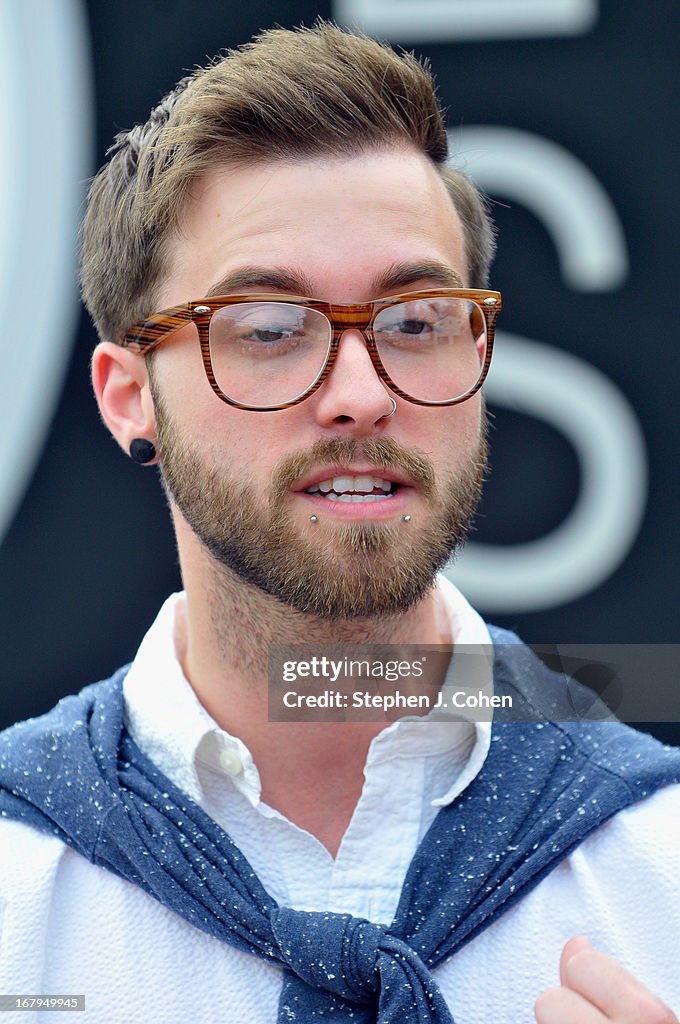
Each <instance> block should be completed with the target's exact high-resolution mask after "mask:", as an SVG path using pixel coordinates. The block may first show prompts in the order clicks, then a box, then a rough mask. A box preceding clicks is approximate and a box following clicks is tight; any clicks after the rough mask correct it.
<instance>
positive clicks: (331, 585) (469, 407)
mask: <svg viewBox="0 0 680 1024" xmlns="http://www.w3.org/2000/svg"><path fill="white" fill-rule="evenodd" d="M171 268H172V269H171V273H170V276H169V278H168V280H167V281H166V282H165V285H164V287H163V290H162V293H161V296H160V300H159V308H163V307H167V306H171V305H175V304H179V303H183V302H187V301H190V300H196V299H199V298H203V297H205V296H207V295H208V294H210V293H212V294H229V293H233V294H243V293H248V294H251V293H252V294H255V293H257V292H275V291H281V292H287V293H293V294H298V295H300V294H303V295H309V296H310V297H314V298H318V299H323V300H326V301H328V302H338V303H343V302H361V301H365V300H368V299H374V298H378V297H380V296H383V295H393V294H396V293H399V292H405V291H415V290H418V289H426V288H428V287H441V286H449V287H450V286H455V285H456V284H460V285H461V286H465V285H466V284H467V272H466V262H465V257H464V251H463V239H462V227H461V224H460V220H459V218H458V215H457V214H456V212H455V210H454V209H453V207H452V205H451V202H450V200H449V199H448V197H447V195H446V192H445V189H444V186H443V185H442V183H441V181H440V180H439V177H438V175H437V173H436V171H435V170H434V168H433V167H432V166H431V164H430V163H429V162H428V161H427V160H426V159H425V158H424V157H422V156H420V155H418V154H416V153H413V152H410V151H404V150H388V151H383V152H377V153H369V154H366V155H363V156H357V157H352V158H344V157H343V158H317V159H314V160H309V161H307V160H305V161H302V160H300V161H294V162H290V163H277V164H267V165H261V164H258V165H253V166H248V167H244V166H239V167H236V168H234V167H224V168H219V169H216V170H214V171H212V172H211V173H210V174H209V175H207V176H206V177H205V178H204V179H202V181H201V182H200V185H199V186H197V187H196V188H195V190H194V194H193V196H192V198H191V199H190V201H189V203H188V205H187V208H186V210H185V213H184V216H183V219H182V224H181V230H180V231H179V232H178V234H177V236H176V238H175V239H174V242H173V248H172V252H171ZM237 275H238V280H237V279H236V278H237ZM222 282H225V284H222ZM153 394H154V402H155V407H156V420H157V428H158V449H159V454H160V458H161V465H162V469H163V474H164V479H165V482H166V487H167V489H168V491H169V493H170V495H171V496H172V499H173V502H174V504H175V506H176V508H177V509H178V510H179V512H180V513H181V517H180V518H179V521H178V539H179V546H180V555H182V548H183V546H184V547H187V546H195V545H196V544H197V543H198V544H199V547H200V550H201V552H202V557H205V558H207V559H208V562H209V564H210V565H211V567H212V569H213V570H216V574H217V578H218V579H219V576H220V573H221V572H222V571H223V569H224V567H226V569H228V570H230V571H231V572H233V573H235V574H236V575H237V576H238V577H239V578H240V579H242V580H245V581H246V582H248V583H250V584H253V585H255V586H256V587H259V588H260V589H261V590H263V591H265V592H266V593H268V594H271V595H273V596H275V597H277V598H278V599H279V600H281V601H283V602H284V603H286V604H288V605H290V606H292V607H294V608H296V609H298V610H299V611H302V612H305V613H307V614H311V615H316V616H321V617H324V618H355V617H361V618H364V617H371V616H376V615H378V616H384V615H392V614H396V613H400V612H404V611H406V610H407V609H408V608H410V607H411V606H412V605H413V604H414V602H416V601H417V600H419V599H420V598H422V597H423V596H424V595H425V594H426V593H427V591H428V590H429V588H430V587H431V586H432V582H433V579H434V575H435V573H436V571H437V570H438V569H439V568H441V567H442V565H443V564H444V563H445V562H446V561H447V559H448V557H449V555H450V553H451V551H452V550H453V549H454V548H455V547H456V546H457V545H458V544H459V543H460V542H462V540H463V538H464V535H465V532H466V528H467V526H468V523H469V520H470V518H471V516H472V513H473V511H474V508H475V506H476V503H477V500H478V498H479V490H480V487H481V481H482V476H483V472H484V465H485V455H486V448H485V438H484V420H483V415H482V407H481V399H480V398H479V397H478V396H475V397H473V398H472V399H470V400H468V401H467V402H465V403H463V404H461V405H459V406H453V407H451V408H427V407H423V406H417V405H413V404H411V403H409V402H407V401H404V400H402V399H398V400H397V402H398V408H397V411H396V414H395V415H394V416H392V417H389V418H386V416H387V414H388V413H389V412H390V410H391V409H392V403H391V401H390V393H389V392H388V391H387V390H386V388H385V386H384V384H383V383H382V382H381V381H380V379H379V378H378V376H377V375H376V373H375V370H374V368H373V365H372V363H371V360H370V357H369V354H368V352H367V350H366V348H365V346H364V343H363V340H362V336H361V334H360V333H358V332H356V331H347V332H346V333H345V335H344V336H343V338H342V340H341V342H340V351H339V353H338V358H337V361H336V363H335V365H334V367H333V370H332V372H331V374H330V375H329V377H328V379H327V380H326V381H325V382H324V384H323V385H322V387H321V388H320V389H319V390H318V391H317V392H315V393H314V394H313V395H312V396H311V397H310V398H308V399H307V400H305V401H304V402H302V403H301V404H300V405H297V406H294V407H292V408H290V409H286V410H281V411H276V412H250V411H245V410H239V409H235V408H232V407H230V406H228V405H226V404H225V403H223V402H221V401H220V400H219V399H218V398H217V396H216V395H215V394H214V393H213V392H212V391H211V389H210V386H209V384H208V382H207V380H206V378H205V374H204V370H203V365H202V361H201V356H200V351H199V347H198V344H197V341H196V337H195V328H194V327H193V326H191V325H190V326H189V327H187V328H185V329H184V330H183V331H181V332H178V333H177V334H176V335H174V336H173V337H172V339H169V340H168V341H167V342H166V343H165V344H164V345H162V346H161V347H160V348H159V350H158V352H157V353H156V356H155V359H154V364H153ZM371 476H373V477H376V478H378V479H379V480H381V481H382V483H381V484H379V485H376V493H377V494H380V492H381V489H382V488H386V487H387V486H388V484H390V486H391V490H390V497H389V498H387V499H384V500H378V501H373V502H354V501H344V500H343V501H335V500H333V499H332V498H327V497H325V496H324V493H323V490H324V488H325V487H326V486H327V484H326V483H325V482H326V481H329V480H335V481H336V487H335V488H334V490H335V489H336V488H337V489H342V487H343V486H344V487H347V486H350V487H351V486H353V485H356V489H357V490H359V489H362V490H363V489H365V487H366V478H367V477H371ZM338 477H340V478H343V477H344V478H345V481H344V484H343V482H342V481H341V482H340V484H338V482H337V478H338ZM348 477H349V478H350V480H349V482H348V481H347V478H348ZM356 477H363V478H364V480H363V481H356V479H355V478H356ZM320 483H323V487H322V488H321V490H319V489H318V486H317V485H319V484H320ZM404 516H406V517H410V519H408V518H407V519H404ZM311 517H315V518H314V519H312V518H311ZM187 524H188V527H190V530H189V529H187ZM208 553H209V554H208Z"/></svg>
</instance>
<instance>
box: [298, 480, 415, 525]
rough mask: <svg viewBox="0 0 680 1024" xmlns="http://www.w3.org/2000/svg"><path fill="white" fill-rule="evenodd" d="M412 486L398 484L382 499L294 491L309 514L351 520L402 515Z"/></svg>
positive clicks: (390, 517) (381, 518)
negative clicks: (344, 498)
mask: <svg viewBox="0 0 680 1024" xmlns="http://www.w3.org/2000/svg"><path fill="white" fill-rule="evenodd" d="M412 493H413V488H412V487H405V486H400V487H398V488H397V490H396V491H395V493H394V494H393V495H392V497H391V498H384V499H383V500H382V501H330V500H329V499H328V498H323V497H321V495H319V494H307V492H306V491H296V492H295V495H296V497H298V498H301V499H302V501H303V502H304V503H305V505H306V507H307V508H308V509H309V514H310V515H318V516H321V515H323V516H325V517H327V518H332V519H352V520H363V521H365V520H385V519H392V518H394V516H396V515H403V514H404V512H405V511H406V509H407V508H408V506H409V504H410V498H411V495H412Z"/></svg>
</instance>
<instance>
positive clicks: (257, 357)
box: [121, 288, 501, 412]
mask: <svg viewBox="0 0 680 1024" xmlns="http://www.w3.org/2000/svg"><path fill="white" fill-rule="evenodd" d="M500 310H501V295H500V292H493V291H483V290H480V289H460V288H438V289H432V290H430V291H422V292H409V293H408V294H405V295H392V296H389V297H388V298H383V299H376V300H375V301H373V302H359V303H352V304H351V305H346V304H340V303H330V302H321V301H319V300H317V299H308V298H300V297H299V296H294V295H290V296H289V295H229V296H225V297H215V298H209V299H199V300H198V301H196V302H187V303H186V304H185V305H183V306H173V307H172V308H170V309H164V310H162V312H160V313H156V314H155V315H154V316H152V317H150V318H149V319H148V320H143V321H140V322H139V323H136V324H134V325H133V326H132V327H130V328H129V330H128V331H126V333H125V335H124V336H123V338H122V339H121V344H122V345H123V346H125V347H126V348H130V349H132V350H134V351H137V352H139V353H140V354H142V355H147V354H148V353H149V352H151V351H152V350H153V349H154V348H156V346H157V345H159V344H160V343H161V342H162V341H164V340H165V338H167V337H169V336H170V335H171V334H172V333H173V332H174V331H178V330H180V329H181V328H182V327H185V326H186V325H187V324H189V323H194V324H195V325H196V329H197V331H198V340H199V342H200V346H201V355H202V357H203V366H204V367H205V373H206V376H207V378H208V382H209V383H210V386H211V388H212V389H213V391H214V392H215V394H216V395H217V396H218V398H221V399H222V401H223V402H227V403H228V404H229V405H233V406H236V408H238V409H250V410H252V411H253V412H271V411H274V410H276V409H287V408H289V407H290V406H293V405H297V404H298V403H299V402H303V401H304V400H305V399H306V398H308V397H309V396H310V395H312V394H313V393H314V392H315V391H317V390H318V389H319V388H320V387H321V385H322V384H323V383H324V381H325V380H326V379H327V377H328V375H329V374H330V372H331V370H332V369H333V365H334V363H335V360H336V359H337V356H338V351H339V346H340V339H341V338H342V335H343V333H344V332H345V331H348V330H358V331H360V332H361V333H362V334H363V337H364V343H365V345H366V348H367V349H368V353H369V355H370V357H371V361H372V363H373V366H374V368H375V371H376V373H377V375H378V377H380V379H381V380H382V381H383V382H384V383H385V385H386V386H387V387H388V388H389V389H390V390H391V391H392V392H394V394H395V395H399V396H400V398H404V399H405V400H406V401H407V402H413V403H414V404H415V405H434V406H436V405H442V406H444V405H457V404H458V403H459V402H464V401H465V400H466V399H468V398H471V397H472V395H474V394H475V393H476V392H477V391H479V389H480V388H481V386H482V384H483V383H484V379H485V377H486V375H487V373H488V370H489V363H490V362H491V352H492V349H493V339H494V329H495V326H496V320H497V318H498V314H499V313H500Z"/></svg>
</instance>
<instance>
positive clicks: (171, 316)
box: [120, 288, 502, 412]
mask: <svg viewBox="0 0 680 1024" xmlns="http://www.w3.org/2000/svg"><path fill="white" fill-rule="evenodd" d="M437 298H442V299H446V298H456V299H463V300H466V301H468V302H470V303H473V304H474V306H475V307H476V308H477V309H478V310H479V311H480V313H481V315H482V316H483V318H484V325H485V329H486V346H485V352H484V360H483V362H482V363H481V365H480V372H479V376H478V378H477V380H476V381H475V382H474V384H473V385H472V386H471V387H470V388H468V389H467V390H466V392H465V393H464V394H462V395H459V396H457V397H456V398H453V399H447V400H444V401H427V400H424V399H421V398H415V397H414V396H413V395H410V394H409V393H408V392H407V391H404V390H403V389H402V388H401V387H399V385H398V384H396V383H395V382H394V380H392V378H391V376H390V375H389V373H388V372H387V370H386V369H385V367H384V365H383V363H382V360H381V358H380V354H379V352H378V348H377V345H376V342H375V338H374V335H373V324H374V321H375V319H376V317H377V316H378V314H379V313H380V312H382V311H383V310H385V309H387V308H389V307H390V306H397V305H400V304H401V303H404V302H415V301H419V300H423V299H437ZM269 302H271V303H285V304H287V305H295V306H301V307H303V308H305V309H314V310H317V311H318V312H320V313H322V314H323V315H324V316H325V318H326V319H327V321H328V323H329V325H330V337H329V344H328V351H327V354H326V358H325V362H324V363H323V366H322V367H321V369H320V371H319V372H318V374H317V375H316V377H315V378H314V380H313V381H312V383H311V384H310V385H309V387H307V388H305V390H303V391H302V392H301V393H300V394H298V395H296V396H295V398H293V399H291V400H289V401H286V402H281V403H280V404H277V405H264V406H263V405H250V404H246V403H243V402H239V401H236V400H235V399H233V398H231V397H229V396H228V395H226V394H225V393H224V391H222V389H221V388H220V386H219V384H218V382H217V380H216V378H215V373H214V370H213V365H212V358H211V353H210V321H211V320H212V318H213V316H214V315H215V314H216V313H218V312H219V311H220V310H222V309H224V308H226V307H228V306H234V305H238V304H239V303H269ZM501 304H502V303H501V294H500V292H497V291H488V290H486V289H479V288H433V289H429V290H426V291H417V292H406V293H403V294H400V295H390V296H386V297H385V298H380V299H375V300H373V301H371V302H356V303H337V302H322V301H321V300H319V299H311V298H306V297H304V296H297V295H286V294H282V293H279V294H269V293H266V294H257V293H256V294H251V295H226V296H212V297H209V298H205V299H197V300H196V301H194V302H187V303H184V304H183V305H180V306H171V307H169V308H168V309H163V310H161V311H160V312H159V313H155V314H154V315H153V316H151V317H148V318H147V319H145V320H140V321H138V322H137V323H135V324H133V325H132V326H131V327H129V328H128V330H127V331H126V332H125V334H124V335H123V336H122V337H121V339H120V344H121V345H122V346H123V347H124V348H129V349H130V350H131V351H134V352H138V353H139V354H140V355H142V356H146V355H148V353H149V352H152V351H153V350H154V349H155V348H156V347H157V346H158V345H160V344H161V342H163V341H164V340H165V339H166V338H168V337H170V336H171V335H172V334H173V333H174V332H175V331H178V330H180V329H181V328H183V327H186V326H187V324H189V323H194V324H195V325H196V330H197V332H198V340H199V344H200V348H201V356H202V359H203V367H204V369H205V374H206V377H207V378H208V383H209V384H210V387H211V388H212V390H213V391H214V393H215V394H216V395H217V397H218V398H220V399H221V400H222V401H223V402H226V403H227V404H228V405H231V406H234V407H235V408H237V409H246V410H251V411H253V412H273V411H276V410H279V409H289V408H291V407H292V406H294V405H298V404H299V403H300V402H303V401H304V400H305V399H306V398H309V396H310V395H312V394H314V392H315V391H318V389H319V388H320V387H321V386H322V384H323V383H324V381H325V380H326V379H327V378H328V376H329V374H330V372H331V370H332V369H333V366H334V364H335V360H336V359H337V355H338V351H339V346H340V339H341V338H342V335H343V334H344V332H345V331H348V330H358V331H360V332H361V334H362V336H363V340H364V344H365V345H366V348H367V350H368V353H369V356H370V358H371V362H372V363H373V366H374V368H375V371H376V373H377V375H378V377H379V378H380V379H381V380H382V381H383V383H384V384H385V385H386V386H387V388H389V390H390V391H392V392H393V393H394V394H395V395H398V396H399V397H400V398H403V399H404V400H405V401H407V402H412V403H413V404H415V405H423V406H450V405H458V404H460V403H461V402H465V401H467V399H469V398H471V397H472V396H473V395H474V394H476V393H477V391H479V389H480V388H481V386H482V384H483V383H484V380H485V378H486V375H487V373H488V370H489V364H490V362H491V355H492V352H493V342H494V333H495V327H496V320H497V319H498V314H499V313H500V311H501Z"/></svg>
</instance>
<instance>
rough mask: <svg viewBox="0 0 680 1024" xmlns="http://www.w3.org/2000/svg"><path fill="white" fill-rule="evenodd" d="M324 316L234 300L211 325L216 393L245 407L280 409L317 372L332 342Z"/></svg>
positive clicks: (279, 304) (284, 304)
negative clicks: (274, 406) (218, 391)
mask: <svg viewBox="0 0 680 1024" xmlns="http://www.w3.org/2000/svg"><path fill="white" fill-rule="evenodd" d="M331 333H332V332H331V326H330V323H329V322H328V320H327V319H326V317H325V316H324V315H323V313H320V312H319V311H318V310H316V309H307V308H305V307H304V306H297V305H295V304H294V303H291V302H239V303H237V304H236V305H233V306H225V307H224V308H223V309H220V310H218V311H217V312H216V313H215V314H214V316H213V317H212V319H211V321H210V360H211V362H212V367H213V373H214V374H215V379H216V381H217V383H218V385H219V387H220V390H221V391H223V392H224V394H225V395H227V397H228V398H231V399H233V400H234V401H235V402H241V403H242V404H244V405H251V406H262V407H267V406H271V405H284V404H285V403H286V402H292V401H293V400H294V399H295V398H297V397H298V396H299V395H301V394H302V393H303V392H304V391H306V390H307V389H308V388H309V387H311V385H312V384H313V383H314V381H315V380H316V379H317V377H318V376H319V374H320V373H321V371H322V369H323V367H324V363H325V362H326V356H327V354H328V349H329V346H330V341H331Z"/></svg>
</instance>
